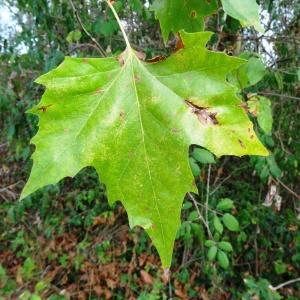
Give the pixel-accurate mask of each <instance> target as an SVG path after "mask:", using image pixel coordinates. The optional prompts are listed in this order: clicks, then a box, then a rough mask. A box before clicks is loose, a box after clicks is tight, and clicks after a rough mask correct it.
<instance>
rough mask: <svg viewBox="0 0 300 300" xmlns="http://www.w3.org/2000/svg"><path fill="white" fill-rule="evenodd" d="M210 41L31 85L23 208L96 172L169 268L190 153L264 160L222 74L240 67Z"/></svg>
mask: <svg viewBox="0 0 300 300" xmlns="http://www.w3.org/2000/svg"><path fill="white" fill-rule="evenodd" d="M210 36H211V33H207V32H204V33H190V34H188V33H185V32H181V38H182V41H183V44H184V48H183V49H181V50H179V51H177V52H176V53H174V54H173V55H171V56H170V57H169V58H167V59H165V60H164V61H159V62H156V63H146V62H143V61H140V60H139V58H138V55H137V54H136V52H135V51H134V50H132V49H131V48H130V47H129V48H127V50H126V51H125V52H124V53H123V55H122V56H121V57H120V58H119V59H116V58H71V57H67V58H66V59H65V60H64V62H63V63H62V64H61V65H60V66H59V67H58V68H56V69H54V70H52V71H51V72H49V73H47V74H45V75H43V76H41V77H39V78H38V79H37V80H36V82H37V83H39V84H42V85H44V86H45V87H46V90H45V93H44V95H43V97H42V99H41V102H40V103H39V104H37V105H36V106H35V107H33V108H32V109H31V111H30V112H31V113H34V114H36V115H38V116H39V131H38V133H37V135H36V136H35V137H34V138H33V139H32V143H33V144H34V145H35V148H36V149H35V152H34V154H33V155H32V159H33V167H32V171H31V174H30V177H29V180H28V182H27V184H26V186H25V187H24V189H23V192H22V195H21V198H24V197H26V196H27V195H29V194H31V193H33V192H34V191H36V190H37V189H39V188H41V187H43V186H46V185H49V184H55V183H57V182H58V181H59V180H61V179H62V178H64V177H67V176H71V177H73V176H75V175H76V174H77V173H78V172H79V171H80V170H81V169H82V168H84V167H86V166H93V167H94V168H95V169H96V170H97V173H98V174H99V177H100V180H101V182H103V183H104V184H106V187H107V195H108V199H109V201H110V203H113V202H114V201H117V200H120V201H121V202H122V203H123V205H124V207H125V209H126V211H127V214H128V218H129V223H130V225H131V226H132V227H133V226H141V227H143V228H144V229H145V230H146V231H147V233H148V234H149V236H150V237H151V239H152V242H153V244H154V246H155V247H156V249H157V250H158V253H159V255H160V257H161V260H162V264H163V266H164V267H165V268H167V267H169V266H170V263H171V258H172V250H173V244H174V239H175V236H176V231H177V229H178V227H179V225H180V211H181V207H182V202H183V199H184V196H185V194H186V192H188V191H191V190H192V181H193V176H192V173H191V170H190V167H189V159H188V150H189V146H190V145H191V144H197V145H200V146H202V147H205V148H207V149H208V150H209V151H211V152H213V153H214V154H215V155H216V156H221V155H225V154H228V155H237V156H242V155H246V154H253V155H267V154H268V152H267V150H266V149H265V148H264V146H263V145H262V144H261V143H260V141H259V140H258V139H257V137H256V135H255V133H254V130H253V125H252V123H251V122H250V120H249V119H248V116H247V113H246V111H245V110H244V109H243V105H242V102H241V100H240V99H239V98H238V97H237V96H236V93H237V90H236V88H235V87H234V86H232V85H230V84H228V83H227V81H226V74H227V73H228V72H231V71H232V70H233V69H236V68H238V67H239V66H241V65H242V64H244V61H243V60H241V59H239V58H233V57H229V56H227V55H225V54H224V53H216V52H212V51H208V50H207V49H206V48H205V45H206V43H207V41H208V40H209V38H210Z"/></svg>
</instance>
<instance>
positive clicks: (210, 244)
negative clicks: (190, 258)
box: [204, 240, 216, 248]
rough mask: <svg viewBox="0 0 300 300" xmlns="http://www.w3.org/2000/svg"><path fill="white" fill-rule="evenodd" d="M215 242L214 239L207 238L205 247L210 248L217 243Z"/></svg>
mask: <svg viewBox="0 0 300 300" xmlns="http://www.w3.org/2000/svg"><path fill="white" fill-rule="evenodd" d="M215 244H216V243H215V242H214V241H213V240H206V241H205V243H204V245H205V247H208V248H209V247H211V246H213V245H215Z"/></svg>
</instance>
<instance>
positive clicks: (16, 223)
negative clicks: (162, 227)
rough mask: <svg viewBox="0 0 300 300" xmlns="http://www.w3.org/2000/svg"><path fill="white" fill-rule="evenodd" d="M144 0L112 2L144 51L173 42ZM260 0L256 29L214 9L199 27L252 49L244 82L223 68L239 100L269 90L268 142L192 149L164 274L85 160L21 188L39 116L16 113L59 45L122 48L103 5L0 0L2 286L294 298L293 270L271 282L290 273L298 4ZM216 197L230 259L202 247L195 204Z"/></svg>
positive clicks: (56, 59) (298, 147)
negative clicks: (224, 212)
mask: <svg viewBox="0 0 300 300" xmlns="http://www.w3.org/2000/svg"><path fill="white" fill-rule="evenodd" d="M151 2H152V1H138V0H118V1H115V4H114V5H115V8H116V10H117V12H118V14H119V16H120V18H121V20H122V22H123V24H124V26H125V28H126V30H127V33H128V35H129V40H130V41H131V43H132V45H133V47H134V48H135V49H137V50H139V51H142V52H144V53H146V56H147V58H151V57H153V56H155V55H168V54H170V53H172V52H173V51H174V46H175V37H174V36H171V37H170V40H169V42H168V44H167V45H165V44H164V42H163V40H162V38H161V32H160V27H159V23H158V21H157V20H155V17H154V13H153V11H151V9H150V7H151ZM260 9H261V11H260V15H261V23H262V24H263V27H264V29H265V32H264V33H257V32H256V31H255V30H254V29H253V30H252V29H249V28H247V29H245V28H241V26H240V24H239V22H238V21H236V20H234V19H232V18H231V17H229V16H226V15H225V14H224V12H223V10H222V9H221V8H220V9H219V10H218V11H217V12H216V13H215V14H214V15H212V16H210V17H208V18H207V19H206V28H207V30H210V31H213V32H215V34H214V35H213V37H212V39H211V41H210V43H209V45H208V48H209V49H213V50H217V51H224V52H226V53H228V54H229V55H235V56H241V57H244V58H247V59H249V63H248V65H247V66H246V68H244V69H241V70H239V71H238V72H240V73H239V74H240V78H242V81H241V82H238V83H236V82H234V81H235V80H234V74H230V75H229V77H228V80H230V81H231V82H233V83H234V84H238V85H239V87H240V88H241V89H242V94H241V97H243V98H244V100H247V99H249V98H251V97H253V95H254V94H256V95H260V96H263V97H266V98H263V99H268V100H264V102H263V103H265V107H264V108H262V109H265V110H266V115H262V117H261V119H259V118H258V120H256V119H255V120H254V119H253V121H254V122H255V128H256V130H257V134H258V136H259V137H260V139H261V140H262V142H263V143H264V144H265V145H266V147H267V148H268V149H269V150H270V152H271V155H270V156H269V157H268V158H262V157H243V158H235V157H229V156H228V157H222V158H221V159H218V160H215V159H214V158H213V157H212V156H211V155H209V154H207V155H206V156H205V155H204V156H203V152H202V154H201V155H200V156H199V155H197V153H195V152H194V150H195V149H191V153H190V156H191V158H190V160H191V166H192V171H193V173H194V175H195V182H196V184H197V186H198V188H199V194H198V195H194V198H195V199H196V202H197V204H196V207H195V201H192V200H191V199H190V198H189V197H187V198H186V199H185V201H184V205H183V210H182V225H181V227H180V229H179V231H178V234H177V240H176V243H175V250H174V256H173V262H172V267H171V273H170V278H169V279H170V280H169V281H168V278H167V277H168V276H167V275H166V274H165V273H164V272H163V270H162V269H161V266H160V261H159V258H158V255H157V253H156V251H155V250H154V248H152V247H151V242H150V240H149V238H148V236H147V235H146V234H145V233H144V232H143V230H141V229H134V230H130V229H129V227H128V220H127V215H126V212H125V211H124V209H123V207H122V206H121V205H120V204H119V203H116V204H115V205H114V206H113V207H109V206H108V203H107V199H106V196H105V187H104V186H103V185H102V184H101V183H99V181H98V177H97V174H96V172H95V170H94V169H92V168H86V169H84V170H82V171H81V172H80V174H78V175H77V176H76V177H75V178H74V179H68V178H67V179H64V180H62V181H61V182H60V183H59V184H57V185H55V186H48V187H46V188H44V189H42V190H40V191H38V192H36V193H35V194H33V195H32V196H30V197H27V198H26V199H25V200H24V201H22V202H19V201H18V197H19V195H20V191H21V189H22V187H23V186H24V184H25V182H26V180H27V178H28V175H29V172H30V169H31V165H32V162H31V160H30V155H31V153H32V152H33V150H34V147H33V146H30V139H31V137H32V136H34V135H35V133H36V132H37V121H38V120H37V118H36V117H35V116H33V115H30V114H26V113H25V112H26V110H28V109H29V108H30V107H32V106H33V105H34V104H36V103H37V102H38V101H39V99H40V97H41V95H42V93H43V88H42V87H41V86H39V85H37V84H35V83H34V80H35V78H37V77H38V76H40V75H41V74H43V73H46V72H48V71H49V70H51V69H53V68H55V67H56V66H58V65H59V64H60V63H61V62H62V60H63V59H64V57H65V56H74V57H87V56H88V57H102V56H103V54H105V55H118V54H119V53H121V51H122V50H123V49H124V46H125V45H124V41H123V38H122V36H121V34H120V32H119V28H118V25H117V23H116V21H115V19H114V18H113V15H112V13H111V11H110V10H109V9H108V8H107V6H106V5H105V3H102V2H101V1H97V0H86V1H84V0H72V1H67V0H1V1H0V299H35V300H38V299H51V300H54V299H55V300H56V299H139V300H142V299H150V300H152V299H153V300H155V299H204V300H208V299H212V300H215V299H266V300H273V299H281V298H280V297H282V299H289V300H296V299H300V283H299V282H292V283H291V284H287V285H284V286H282V287H281V286H280V284H281V283H286V282H287V281H289V280H293V279H297V278H299V277H300V232H299V225H300V177H299V174H300V173H299V171H300V170H299V160H300V122H299V121H300V84H299V79H300V65H299V59H300V55H299V54H300V18H299V13H300V3H299V0H261V1H260ZM90 36H92V37H94V39H95V40H96V41H97V43H95V42H94V41H93V39H91V37H90ZM255 97H256V96H255ZM257 97H258V96H257ZM270 107H271V110H270ZM266 123H267V125H265V126H264V125H262V124H266ZM266 127H267V129H266ZM198 154H199V153H198ZM187 155H188V154H187ZM45 176H47V171H46V170H45ZM141 197H143V195H141ZM224 198H226V199H231V200H232V201H233V202H232V203H233V204H232V205H231V206H230V209H231V213H232V214H233V215H234V216H235V218H236V219H237V220H238V221H239V223H240V230H239V232H230V231H227V230H224V232H222V238H223V239H225V240H227V241H230V243H231V244H232V246H233V252H232V253H230V266H229V268H228V269H226V270H224V269H222V268H220V267H219V265H218V264H217V263H215V262H211V261H209V260H208V259H207V248H206V247H205V245H204V241H205V240H206V238H207V236H206V231H205V227H204V226H203V224H202V223H201V221H200V220H199V216H198V214H197V209H199V210H200V211H201V210H202V209H203V207H204V206H205V205H206V200H207V199H208V205H209V209H210V210H214V209H215V208H216V206H217V203H218V202H219V201H220V200H221V199H224ZM195 199H194V200H195ZM270 285H272V286H273V287H275V288H274V289H270ZM275 290H276V291H275ZM280 295H281V296H280Z"/></svg>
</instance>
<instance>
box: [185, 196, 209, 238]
mask: <svg viewBox="0 0 300 300" xmlns="http://www.w3.org/2000/svg"><path fill="white" fill-rule="evenodd" d="M188 196H189V197H190V199H191V200H192V201H193V203H194V206H195V208H196V210H197V213H198V216H199V219H200V220H201V221H202V223H203V224H204V226H205V227H206V230H207V233H208V236H209V238H210V239H212V234H211V231H210V229H209V226H208V222H206V221H205V219H204V217H203V216H202V214H201V212H200V210H199V208H198V205H197V201H196V199H195V198H194V197H193V195H192V194H191V193H188Z"/></svg>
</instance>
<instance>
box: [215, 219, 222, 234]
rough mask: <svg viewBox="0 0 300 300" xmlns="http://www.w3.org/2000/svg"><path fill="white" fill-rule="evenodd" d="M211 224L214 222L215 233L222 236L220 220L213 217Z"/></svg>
mask: <svg viewBox="0 0 300 300" xmlns="http://www.w3.org/2000/svg"><path fill="white" fill-rule="evenodd" d="M213 222H214V227H215V229H216V231H217V232H219V233H221V234H222V233H223V229H224V228H223V225H222V223H221V221H220V219H219V218H218V217H217V216H215V217H214V221H213Z"/></svg>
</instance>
